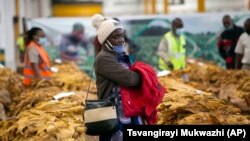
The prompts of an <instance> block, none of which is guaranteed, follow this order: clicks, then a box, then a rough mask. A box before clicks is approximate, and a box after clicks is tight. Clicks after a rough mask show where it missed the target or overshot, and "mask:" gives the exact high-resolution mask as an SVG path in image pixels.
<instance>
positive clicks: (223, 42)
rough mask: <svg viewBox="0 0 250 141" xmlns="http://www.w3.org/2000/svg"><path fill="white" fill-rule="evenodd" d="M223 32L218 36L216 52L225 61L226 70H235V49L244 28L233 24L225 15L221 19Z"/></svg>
mask: <svg viewBox="0 0 250 141" xmlns="http://www.w3.org/2000/svg"><path fill="white" fill-rule="evenodd" d="M222 23H223V26H224V28H225V29H224V31H223V32H222V33H221V34H220V37H219V40H218V50H219V53H220V55H221V57H222V58H223V59H224V60H225V63H226V68H227V69H235V63H236V59H235V52H234V50H235V47H236V44H237V41H238V39H239V37H240V35H241V34H242V33H243V32H244V28H243V27H240V26H237V25H235V24H234V22H233V20H232V18H231V17H230V16H229V15H225V16H224V17H223V19H222Z"/></svg>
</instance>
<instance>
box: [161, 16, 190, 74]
mask: <svg viewBox="0 0 250 141" xmlns="http://www.w3.org/2000/svg"><path fill="white" fill-rule="evenodd" d="M182 29H183V22H182V20H181V19H180V18H175V19H173V21H172V28H171V30H170V31H169V32H167V33H165V35H164V36H163V37H162V39H161V41H160V44H159V46H158V51H157V54H158V55H159V68H160V70H179V69H184V68H185V65H186V61H185V58H186V55H185V53H186V50H185V47H184V46H185V37H184V35H183V33H182Z"/></svg>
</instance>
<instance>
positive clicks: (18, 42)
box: [16, 34, 25, 63]
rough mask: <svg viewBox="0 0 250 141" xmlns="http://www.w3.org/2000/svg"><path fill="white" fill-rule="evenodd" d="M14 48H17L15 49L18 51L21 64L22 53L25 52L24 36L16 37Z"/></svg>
mask: <svg viewBox="0 0 250 141" xmlns="http://www.w3.org/2000/svg"><path fill="white" fill-rule="evenodd" d="M16 46H17V49H18V50H19V59H20V62H21V63H23V60H24V51H25V43H24V35H23V34H21V35H19V36H18V38H17V40H16Z"/></svg>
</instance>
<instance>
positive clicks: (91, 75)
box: [85, 63, 95, 103]
mask: <svg viewBox="0 0 250 141" xmlns="http://www.w3.org/2000/svg"><path fill="white" fill-rule="evenodd" d="M94 68H95V63H94V64H93V67H92V70H91V74H90V80H89V86H88V91H87V96H86V98H85V103H86V101H87V99H88V96H89V89H90V85H91V81H92V77H93V72H94Z"/></svg>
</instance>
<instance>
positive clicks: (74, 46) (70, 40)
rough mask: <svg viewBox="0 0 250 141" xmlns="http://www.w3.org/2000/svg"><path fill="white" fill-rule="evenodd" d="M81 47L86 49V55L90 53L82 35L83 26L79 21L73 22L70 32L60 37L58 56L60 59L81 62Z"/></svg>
mask: <svg viewBox="0 0 250 141" xmlns="http://www.w3.org/2000/svg"><path fill="white" fill-rule="evenodd" d="M81 47H82V48H84V49H85V50H86V55H89V54H90V48H89V44H88V41H87V40H86V38H85V37H84V26H83V25H82V24H81V23H75V24H74V25H73V30H72V33H70V34H66V35H64V36H63V37H62V40H61V42H60V45H59V51H60V58H61V59H62V61H75V62H77V63H81V62H83V58H82V57H81V56H80V55H79V49H80V48H81Z"/></svg>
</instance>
